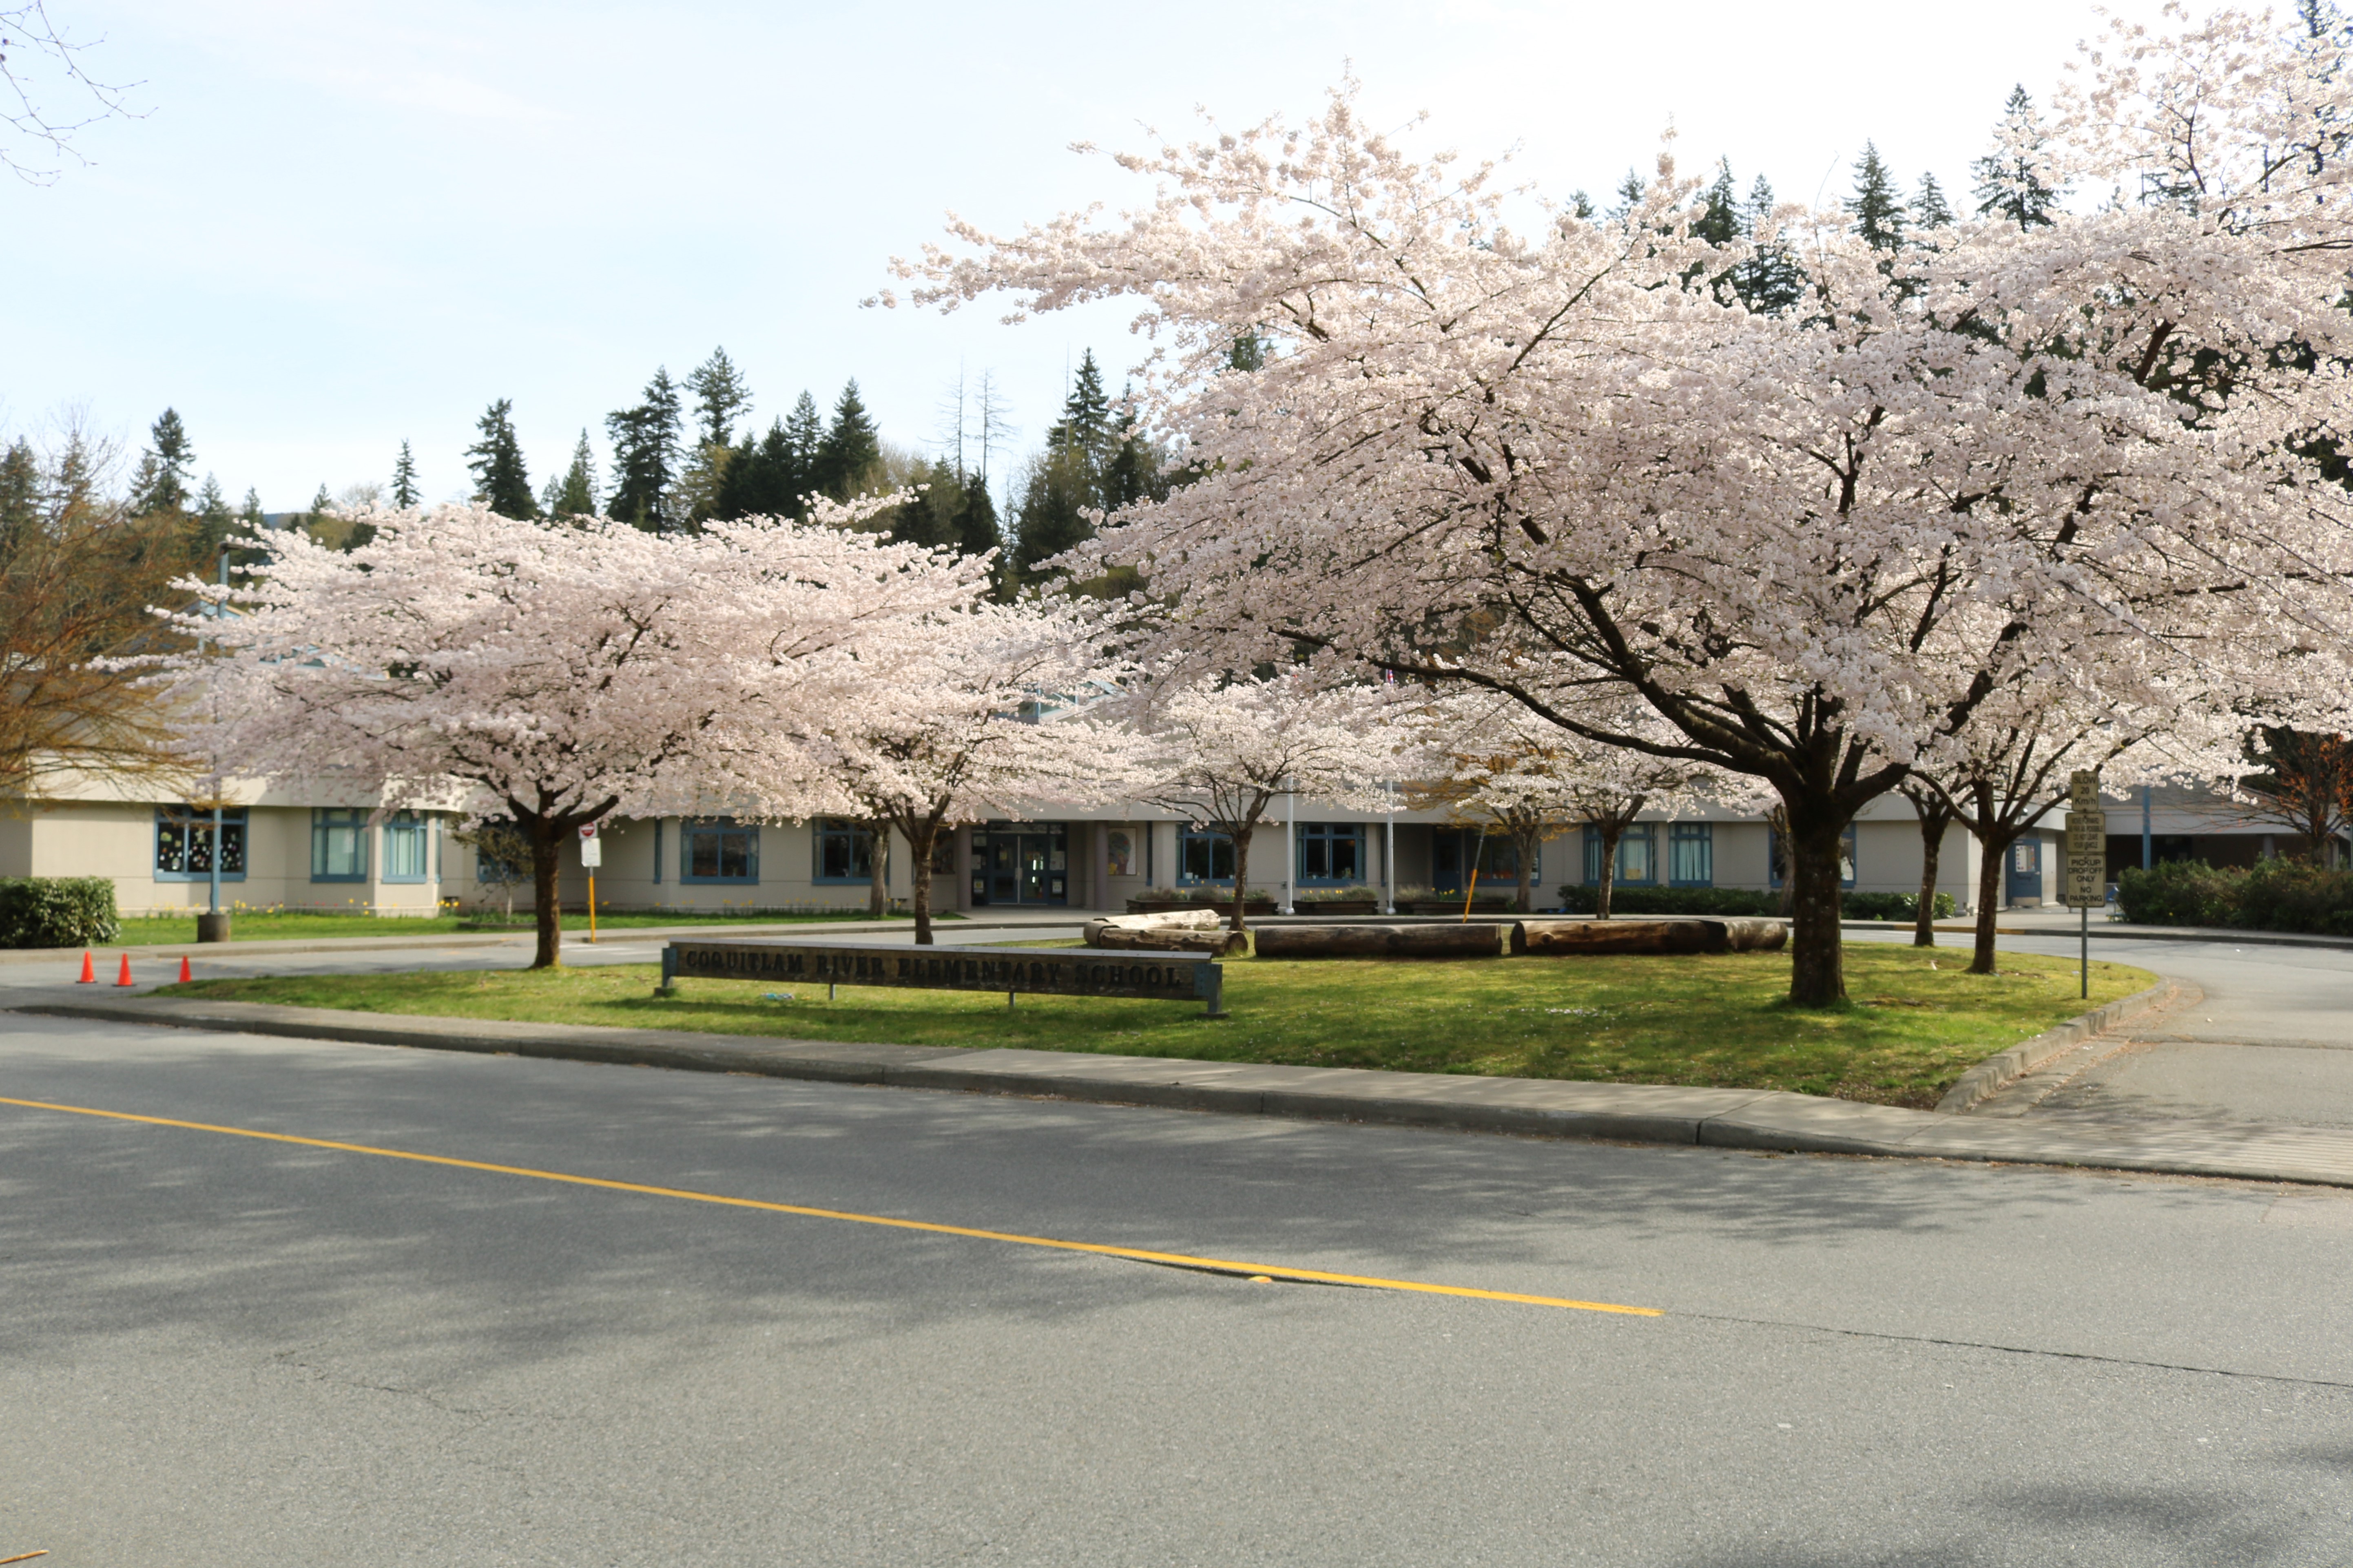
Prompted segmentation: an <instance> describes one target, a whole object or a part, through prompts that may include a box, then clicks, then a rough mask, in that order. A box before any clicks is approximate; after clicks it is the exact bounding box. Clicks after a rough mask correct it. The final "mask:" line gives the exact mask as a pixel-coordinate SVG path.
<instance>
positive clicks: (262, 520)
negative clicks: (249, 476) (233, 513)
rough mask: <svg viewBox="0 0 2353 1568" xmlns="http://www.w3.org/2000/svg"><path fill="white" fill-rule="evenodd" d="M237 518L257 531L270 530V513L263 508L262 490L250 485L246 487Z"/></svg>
mask: <svg viewBox="0 0 2353 1568" xmlns="http://www.w3.org/2000/svg"><path fill="white" fill-rule="evenodd" d="M237 521H239V522H241V523H243V524H245V526H246V527H247V528H248V529H250V530H251V531H254V532H256V533H263V532H267V531H269V513H268V512H265V511H263V510H261V492H260V491H259V490H258V489H254V488H253V487H252V486H250V485H248V486H247V487H246V490H245V500H244V503H243V504H242V505H240V506H239V507H238V508H237Z"/></svg>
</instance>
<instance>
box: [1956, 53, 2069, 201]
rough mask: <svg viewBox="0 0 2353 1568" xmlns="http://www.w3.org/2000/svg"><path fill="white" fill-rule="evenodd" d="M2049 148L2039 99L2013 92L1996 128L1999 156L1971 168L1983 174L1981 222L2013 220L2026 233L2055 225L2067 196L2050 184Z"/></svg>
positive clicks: (2020, 89) (1979, 176) (1980, 180)
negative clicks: (2038, 112) (2055, 216)
mask: <svg viewBox="0 0 2353 1568" xmlns="http://www.w3.org/2000/svg"><path fill="white" fill-rule="evenodd" d="M2048 143H2049V138H2048V137H2046V136H2044V135H2043V133H2042V121H2041V120H2040V119H2038V118H2037V117H2036V115H2035V112H2034V100H2032V99H2031V98H2029V97H2028V96H2027V95H2026V89H2025V88H2024V87H2023V86H2019V87H2014V88H2011V89H2010V100H2009V101H2008V102H2007V103H2005V104H2003V105H2002V111H2001V121H2000V124H1998V125H1996V126H1995V127H1994V146H1993V151H1992V152H1990V153H1987V154H1986V155H1985V156H1984V157H1982V158H1980V159H1978V161H1977V162H1976V163H1972V164H1970V165H1969V169H1970V172H1971V173H1973V174H1976V175H1977V182H1978V183H1977V185H1976V187H1975V192H1974V194H1975V195H1976V196H1977V198H1978V216H1979V217H2000V218H2007V219H2009V220H2010V222H2011V223H2014V224H2016V225H2017V226H2019V227H2020V228H2021V229H2028V228H2048V227H2050V226H2051V225H2052V222H2053V219H2052V216H2051V215H2052V213H2053V212H2054V211H2056V210H2057V209H2058V205H2059V197H2060V195H2061V192H2060V189H2059V187H2057V186H2055V185H2053V184H2051V183H2050V177H2051V164H2050V160H2049V157H2048V156H2047V153H2046V152H2045V149H2046V147H2047V146H2048Z"/></svg>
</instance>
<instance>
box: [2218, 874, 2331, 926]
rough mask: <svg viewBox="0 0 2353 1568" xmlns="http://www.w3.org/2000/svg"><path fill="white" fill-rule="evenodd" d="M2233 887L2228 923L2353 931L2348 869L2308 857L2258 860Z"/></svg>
mask: <svg viewBox="0 0 2353 1568" xmlns="http://www.w3.org/2000/svg"><path fill="white" fill-rule="evenodd" d="M2237 891H2238V895H2239V900H2238V908H2237V910H2235V911H2233V913H2234V916H2235V918H2234V919H2232V921H2231V923H2232V924H2233V925H2242V926H2250V927H2253V929H2254V930H2256V931H2316V932H2325V933H2327V934H2328V935H2332V936H2353V872H2348V871H2331V870H2329V869H2327V868H2326V867H2321V866H2315V865H2313V864H2312V863H2311V862H2310V861H2307V860H2279V859H2272V860H2259V861H2257V862H2256V863H2255V868H2254V869H2253V870H2252V871H2249V872H2247V873H2246V874H2245V875H2244V876H2243V877H2242V878H2241V879H2239V882H2238V888H2237Z"/></svg>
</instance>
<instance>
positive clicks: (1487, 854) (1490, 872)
mask: <svg viewBox="0 0 2353 1568" xmlns="http://www.w3.org/2000/svg"><path fill="white" fill-rule="evenodd" d="M1474 856H1475V857H1477V866H1476V868H1477V870H1478V873H1479V880H1480V881H1482V882H1516V881H1518V880H1519V879H1520V852H1519V847H1518V846H1516V845H1514V843H1513V842H1512V841H1511V839H1510V838H1508V837H1504V835H1502V834H1497V833H1489V834H1485V835H1482V834H1481V833H1480V831H1479V830H1478V829H1477V828H1475V827H1440V828H1436V829H1433V830H1432V831H1431V833H1430V889H1431V890H1432V891H1434V892H1440V893H1463V892H1468V891H1470V880H1469V879H1470V876H1471V870H1470V868H1471V867H1472V857H1474ZM1358 863H1359V864H1362V863H1363V857H1362V856H1361V855H1359V856H1358ZM1543 878H1544V851H1543V850H1541V849H1539V850H1537V851H1536V862H1535V865H1533V866H1530V867H1529V868H1528V880H1529V881H1530V882H1532V883H1533V882H1537V881H1541V880H1542V879H1543Z"/></svg>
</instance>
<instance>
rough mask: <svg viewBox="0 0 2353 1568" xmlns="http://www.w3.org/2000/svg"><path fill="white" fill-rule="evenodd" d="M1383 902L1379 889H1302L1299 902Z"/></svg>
mask: <svg viewBox="0 0 2353 1568" xmlns="http://www.w3.org/2000/svg"><path fill="white" fill-rule="evenodd" d="M1368 899H1369V900H1372V901H1373V902H1374V903H1379V902H1380V901H1381V894H1380V889H1377V888H1302V889H1299V898H1298V900H1297V901H1298V902H1300V903H1303V904H1359V903H1363V902H1364V901H1366V900H1368Z"/></svg>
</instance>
